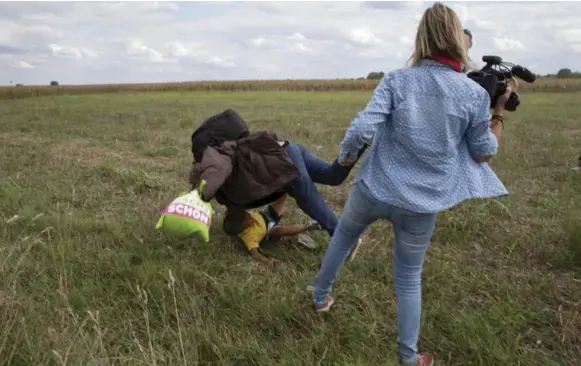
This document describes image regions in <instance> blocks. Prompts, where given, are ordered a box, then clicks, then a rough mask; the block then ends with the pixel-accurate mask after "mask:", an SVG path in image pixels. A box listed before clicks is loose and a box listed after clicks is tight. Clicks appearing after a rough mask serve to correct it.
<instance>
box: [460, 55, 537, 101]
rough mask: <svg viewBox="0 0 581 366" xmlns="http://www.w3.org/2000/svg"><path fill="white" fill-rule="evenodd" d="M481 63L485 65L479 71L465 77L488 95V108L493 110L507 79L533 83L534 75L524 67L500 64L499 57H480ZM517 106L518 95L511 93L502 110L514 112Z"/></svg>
mask: <svg viewBox="0 0 581 366" xmlns="http://www.w3.org/2000/svg"><path fill="white" fill-rule="evenodd" d="M482 61H484V62H486V65H484V67H483V68H482V69H481V70H480V71H472V72H469V73H468V75H467V76H468V77H469V78H470V79H472V80H474V81H475V82H477V83H478V84H479V85H480V86H481V87H483V88H484V89H485V90H486V91H487V92H488V95H490V108H494V106H496V101H497V100H498V97H500V96H501V95H503V94H504V93H505V92H506V85H507V79H510V78H512V77H513V76H516V77H518V78H519V79H522V80H524V81H526V82H527V83H534V82H535V79H536V76H535V74H533V73H532V72H530V71H529V70H528V69H527V68H526V67H524V66H520V65H515V64H512V63H510V62H502V58H500V57H499V56H482ZM519 104H520V98H519V96H518V93H515V92H512V93H510V97H509V98H508V101H507V102H506V105H505V107H504V108H505V109H506V110H507V111H511V112H513V111H516V108H517V107H518V106H519Z"/></svg>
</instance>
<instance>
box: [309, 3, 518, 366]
mask: <svg viewBox="0 0 581 366" xmlns="http://www.w3.org/2000/svg"><path fill="white" fill-rule="evenodd" d="M467 61H468V60H467V57H466V45H465V43H464V33H463V29H462V26H461V24H460V20H459V19H458V16H457V15H456V14H455V13H454V11H453V10H452V9H450V8H449V7H447V6H445V5H443V4H441V3H436V4H435V5H433V6H432V7H430V8H428V9H427V10H426V11H425V13H424V15H423V17H422V19H421V21H420V24H419V27H418V32H417V36H416V40H415V50H414V53H413V55H412V57H411V58H410V63H411V65H410V66H411V67H408V68H404V69H400V70H396V71H393V72H390V73H388V74H387V75H385V77H384V78H383V79H382V80H381V82H380V84H379V85H378V87H377V88H376V89H375V91H374V93H373V96H372V98H371V100H370V101H369V103H368V104H367V106H366V107H365V109H364V110H363V111H362V112H360V113H359V114H358V115H357V116H356V117H355V119H354V120H353V121H352V122H351V125H350V126H349V128H348V129H347V132H346V135H345V138H344V140H343V142H342V143H341V149H340V154H339V162H340V163H341V164H345V165H348V164H350V163H351V162H352V161H353V160H354V158H356V157H357V152H358V151H359V149H360V148H361V147H362V146H363V144H364V143H365V142H366V141H367V140H366V138H365V136H368V135H370V134H373V133H374V132H375V133H374V136H375V137H374V140H373V144H372V146H371V149H370V150H369V153H368V154H367V157H366V158H365V160H364V162H363V163H362V166H361V169H360V171H359V174H358V175H357V177H356V179H355V184H354V185H353V188H352V189H351V192H350V194H349V198H348V200H347V203H346V204H345V207H344V209H343V214H342V215H341V218H340V220H339V224H338V226H337V229H336V230H335V233H334V234H333V237H332V239H331V243H330V245H329V248H328V250H327V253H326V255H325V258H324V260H323V264H322V265H321V268H320V269H319V273H318V275H317V277H316V280H315V286H314V291H313V297H314V307H315V310H316V311H318V312H324V311H329V310H330V308H331V306H332V305H333V303H334V299H333V297H332V296H331V289H332V285H333V283H334V282H335V280H336V278H337V276H338V275H339V272H340V271H341V268H342V266H343V264H344V262H345V259H346V258H347V257H348V256H349V253H350V252H351V250H352V249H353V248H354V247H355V245H356V243H357V239H358V238H359V236H360V235H361V233H362V232H363V231H364V230H365V229H366V228H367V226H369V225H370V224H371V223H373V222H374V221H376V220H379V219H387V220H389V221H390V222H391V223H392V225H393V230H394V237H395V243H394V251H393V253H394V254H393V271H394V280H395V289H396V295H397V330H398V340H397V342H398V348H399V359H400V362H401V363H402V364H404V365H416V366H426V365H432V363H433V357H432V356H431V355H430V354H428V353H419V352H418V347H417V342H418V336H419V331H420V315H421V307H422V306H421V303H422V295H421V273H422V265H423V263H424V256H425V253H426V251H427V249H428V245H429V243H430V239H431V236H432V232H433V231H434V227H435V224H436V215H437V214H438V212H440V211H442V210H446V209H449V208H451V207H453V206H455V205H457V204H459V203H460V202H462V201H465V200H468V199H472V198H485V197H495V196H503V195H506V194H508V192H507V190H506V188H505V187H504V185H503V184H502V182H501V181H500V180H499V179H498V177H497V176H496V174H495V173H494V172H493V171H492V169H491V168H490V166H488V164H487V162H488V161H489V160H490V159H491V158H492V157H493V156H494V155H496V153H497V151H498V145H499V139H500V136H501V132H502V126H503V114H504V104H505V103H506V101H507V100H508V96H509V94H510V92H511V90H515V91H516V90H517V89H518V84H517V83H516V81H514V80H513V81H511V84H510V87H509V88H508V90H507V93H506V94H505V95H503V96H502V97H501V98H499V101H498V104H497V105H496V108H495V109H494V112H493V115H492V118H491V115H490V109H489V106H490V97H489V96H488V94H487V93H486V91H485V90H484V88H482V87H480V86H479V85H478V84H476V83H475V82H474V81H472V80H470V79H468V78H467V77H466V76H465V75H464V74H462V65H463V64H466V63H467Z"/></svg>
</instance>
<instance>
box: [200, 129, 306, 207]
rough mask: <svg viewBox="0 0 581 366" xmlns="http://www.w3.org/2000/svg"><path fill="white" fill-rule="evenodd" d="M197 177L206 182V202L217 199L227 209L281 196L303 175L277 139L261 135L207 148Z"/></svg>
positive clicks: (274, 136) (251, 135)
mask: <svg viewBox="0 0 581 366" xmlns="http://www.w3.org/2000/svg"><path fill="white" fill-rule="evenodd" d="M193 175H194V176H196V177H197V179H198V181H201V180H205V182H206V184H205V186H204V188H203V189H202V192H201V193H202V199H203V200H204V201H210V200H211V199H212V198H213V197H214V196H216V200H217V201H218V202H219V203H221V204H223V205H226V206H229V207H231V206H242V207H246V208H248V207H249V206H256V202H259V201H263V202H264V200H265V199H267V200H268V198H269V197H276V196H280V195H281V194H282V192H283V191H284V187H285V186H286V185H287V184H289V183H290V182H291V181H293V180H294V179H296V178H298V176H299V172H298V170H297V168H296V167H295V166H294V164H293V163H292V161H291V159H290V157H289V156H288V154H287V153H286V151H285V150H284V148H283V147H282V146H280V144H279V143H278V139H277V137H276V135H275V134H272V133H269V132H267V131H258V132H255V133H252V134H250V135H249V136H248V137H245V138H241V139H238V140H235V141H225V142H223V143H222V144H220V145H219V146H216V147H214V146H208V147H206V149H205V151H204V153H203V156H202V159H201V161H200V162H199V163H195V164H194V169H193ZM218 193H219V194H218Z"/></svg>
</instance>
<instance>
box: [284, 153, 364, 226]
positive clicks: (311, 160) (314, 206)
mask: <svg viewBox="0 0 581 366" xmlns="http://www.w3.org/2000/svg"><path fill="white" fill-rule="evenodd" d="M366 148H367V146H365V147H364V148H363V149H361V151H360V153H359V156H361V155H362V154H363V152H364V151H365V149H366ZM284 149H285V151H286V152H287V154H288V155H289V156H290V158H291V160H292V162H293V164H294V165H295V167H296V168H297V169H298V171H299V177H298V178H297V179H295V180H294V181H292V182H291V183H290V184H289V185H288V186H287V187H286V189H285V190H286V192H287V193H288V194H289V195H290V196H291V197H293V198H294V199H295V201H296V203H297V206H299V208H300V209H301V210H303V211H304V212H305V213H306V214H307V215H309V216H310V217H311V218H312V219H313V220H315V221H317V222H318V223H319V224H320V225H321V226H322V227H323V229H325V230H327V232H328V233H329V235H330V236H333V232H334V231H335V228H336V227H337V223H338V222H339V220H338V219H337V216H336V215H335V213H334V212H333V210H331V208H330V207H329V206H328V205H327V202H325V199H324V198H323V196H322V195H321V193H320V192H319V190H318V189H317V187H316V186H315V183H318V184H324V185H328V186H338V185H340V184H341V183H343V182H344V181H345V179H347V177H348V176H349V173H351V170H352V169H353V167H354V166H355V164H353V165H352V166H349V167H344V166H341V165H340V164H339V163H338V161H337V159H335V161H333V163H331V164H329V163H328V162H326V161H325V160H324V159H321V158H320V157H318V156H316V155H314V154H313V153H311V152H310V151H309V150H308V149H306V148H305V147H304V146H301V145H299V144H295V143H292V142H289V143H287V145H286V146H285V147H284Z"/></svg>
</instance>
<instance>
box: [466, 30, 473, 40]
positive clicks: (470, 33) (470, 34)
mask: <svg viewBox="0 0 581 366" xmlns="http://www.w3.org/2000/svg"><path fill="white" fill-rule="evenodd" d="M464 34H465V35H467V36H468V37H470V39H472V32H470V30H469V29H464Z"/></svg>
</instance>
